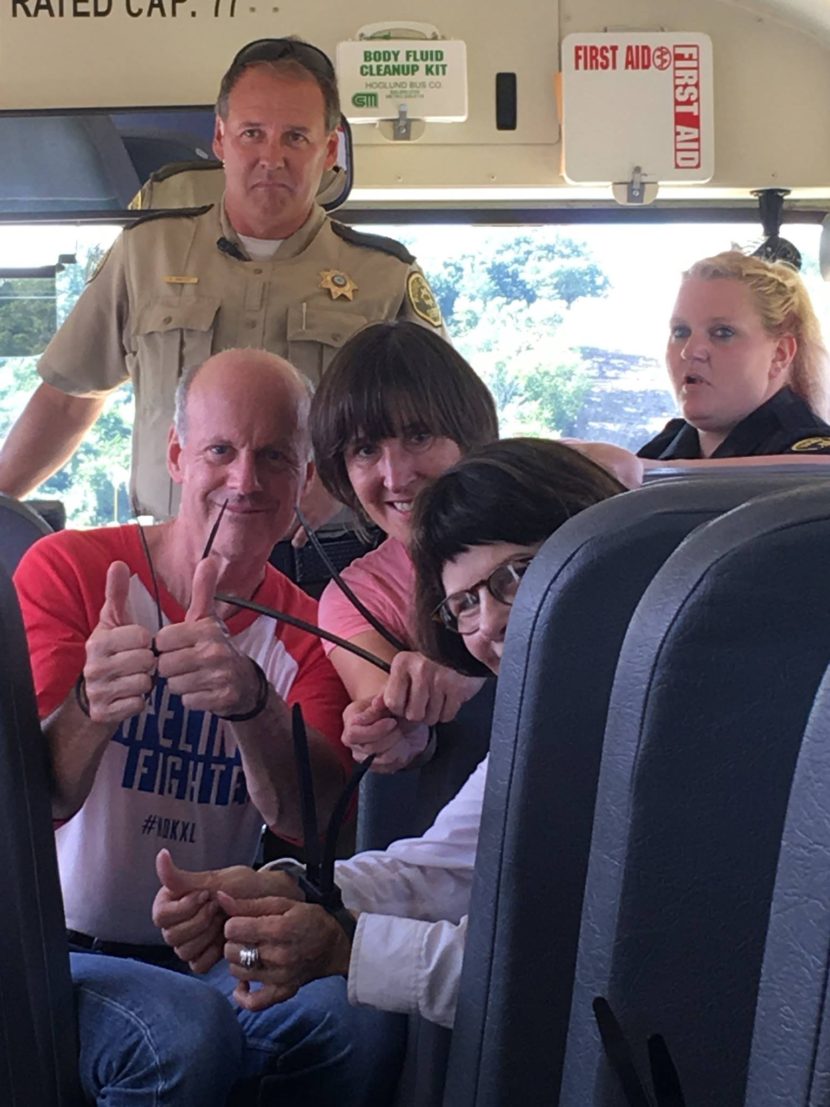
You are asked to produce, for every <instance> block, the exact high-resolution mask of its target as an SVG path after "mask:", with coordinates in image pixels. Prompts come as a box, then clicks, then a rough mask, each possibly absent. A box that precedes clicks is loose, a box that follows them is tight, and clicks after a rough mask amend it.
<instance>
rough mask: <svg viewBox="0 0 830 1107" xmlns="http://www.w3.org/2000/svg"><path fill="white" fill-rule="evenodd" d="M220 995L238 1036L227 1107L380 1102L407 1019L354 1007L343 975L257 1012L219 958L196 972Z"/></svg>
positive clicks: (397, 1061) (366, 1106)
mask: <svg viewBox="0 0 830 1107" xmlns="http://www.w3.org/2000/svg"><path fill="white" fill-rule="evenodd" d="M203 979H204V980H205V981H206V982H207V983H208V984H210V985H211V986H212V987H213V988H215V989H216V990H217V991H219V992H221V993H222V994H223V995H225V996H227V997H228V999H229V1000H230V1003H231V1004H232V1005H233V1008H234V1010H235V1011H236V1018H237V1021H238V1023H239V1025H240V1026H241V1028H242V1031H243V1033H244V1035H245V1043H246V1049H245V1054H244V1057H243V1061H242V1072H241V1077H242V1080H241V1083H240V1085H239V1087H238V1088H237V1089H236V1093H235V1095H234V1097H233V1098H232V1099H231V1104H232V1105H233V1107H253V1105H254V1104H257V1105H259V1107H309V1104H314V1107H385V1105H386V1104H388V1103H390V1102H391V1099H392V1095H393V1093H394V1090H395V1085H396V1084H397V1081H398V1076H399V1074H400V1071H401V1065H402V1063H403V1055H404V1047H405V1045H406V1019H405V1017H404V1016H403V1015H392V1014H389V1013H388V1012H385V1011H376V1010H375V1009H374V1008H373V1007H354V1006H352V1004H350V1003H349V1000H348V997H347V994H346V981H345V980H344V979H343V978H342V977H340V976H326V977H323V978H322V979H321V980H313V981H312V982H311V983H310V984H306V985H305V987H303V988H301V989H300V990H299V992H298V993H297V994H296V996H294V997H293V998H292V999H288V1000H286V1001H285V1002H284V1003H277V1004H274V1006H273V1007H268V1008H266V1010H264V1011H245V1010H244V1009H242V1008H240V1007H237V1006H236V1004H235V1003H234V1001H233V999H231V993H232V992H233V990H234V988H235V987H236V983H237V982H236V979H235V978H234V977H233V976H231V974H230V972H229V971H228V967H227V964H226V963H225V962H224V961H220V962H219V964H218V965H214V967H213V968H212V969H211V970H210V972H208V973H206V974H205V976H204V978H203Z"/></svg>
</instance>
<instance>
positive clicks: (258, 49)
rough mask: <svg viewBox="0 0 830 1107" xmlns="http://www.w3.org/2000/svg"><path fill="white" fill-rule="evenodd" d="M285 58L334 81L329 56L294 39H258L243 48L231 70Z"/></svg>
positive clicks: (232, 63)
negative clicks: (291, 59)
mask: <svg viewBox="0 0 830 1107" xmlns="http://www.w3.org/2000/svg"><path fill="white" fill-rule="evenodd" d="M283 58H293V59H294V60H295V61H297V62H298V63H299V64H300V65H301V66H302V67H303V69H308V70H309V71H310V72H311V73H317V74H322V75H323V76H324V77H328V78H329V79H330V80H332V81H333V80H334V79H335V77H334V66H333V65H332V64H331V59H330V58H329V56H328V55H327V54H324V53H323V51H322V50H320V49H319V47H317V46H312V45H311V43H310V42H299V41H297V40H296V39H293V38H257V39H254V41H253V42H249V43H248V44H247V46H243V47H242V49H241V50H240V51H239V52H238V53H237V55H236V57H235V58H234V59H233V61H232V62H231V64H230V69H236V68H237V67H242V66H246V65H253V64H254V63H255V62H263V61H281V60H282V59H283Z"/></svg>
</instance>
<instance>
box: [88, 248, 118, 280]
mask: <svg viewBox="0 0 830 1107" xmlns="http://www.w3.org/2000/svg"><path fill="white" fill-rule="evenodd" d="M111 253H112V246H110V247H109V249H107V250H105V251H104V253H103V254H102V255H101V256H100V258H99V259H98V261H97V262H96V263H95V268H94V269H93V270H92V272H91V273H90V274H89V276H88V277H87V279H86V282H85V283H86V284H92V282H93V281H94V280H95V278H96V277H97V276H98V274H99V273H100V272H101V270H102V269H103V268H104V265H105V264H106V261H107V258H108V257H109V256H110V254H111Z"/></svg>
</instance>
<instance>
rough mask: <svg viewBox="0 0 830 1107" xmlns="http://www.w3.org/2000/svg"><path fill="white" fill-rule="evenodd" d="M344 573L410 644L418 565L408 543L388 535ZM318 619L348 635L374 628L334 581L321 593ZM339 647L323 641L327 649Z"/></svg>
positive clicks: (376, 612) (327, 627)
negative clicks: (408, 547) (410, 552)
mask: <svg viewBox="0 0 830 1107" xmlns="http://www.w3.org/2000/svg"><path fill="white" fill-rule="evenodd" d="M341 575H342V577H343V579H344V580H345V581H346V583H347V584H348V585H349V586H350V588H351V589H352V590H353V591H354V593H355V595H357V596H358V598H359V599H361V600H362V601H363V603H364V604H365V605H366V606H367V607H368V609H369V610H370V611H371V612H372V614H373V615H375V616H376V617H377V618H378V619H379V620H380V621H381V622H382V623H383V625H384V626H385V627H386V628H387V629H388V630H391V631H392V633H393V634H394V635H396V637H398V638H400V640H401V641H402V642H405V643H406V644H407V645H408V646H411V645H412V643H413V638H412V631H411V629H410V628H411V626H412V601H413V598H414V596H415V567H414V565H413V564H412V559H411V558H410V556H409V553H408V552H407V549H406V547H405V546H404V545H403V544H402V543H401V542H399V541H398V540H397V538H387V539H386V541H385V542H383V543H382V545H380V546H378V548H377V549H376V550H372V551H371V552H370V553H367V554H364V556H363V557H359V558H358V559H357V561H353V562H352V563H351V565H349V566H348V567H347V568H346V569H344V570H343V572H342V574H341ZM318 622H319V625H320V626H321V627H322V628H323V629H324V630H330V631H331V632H332V634H339V635H340V637H341V638H346V639H351V638H355V637H356V636H357V635H358V634H364V633H365V632H366V631H367V630H372V629H373V628H372V627H371V626H370V625H369V623H367V622H366V620H365V619H364V617H363V616H362V615H361V614H360V612H359V611H357V610H356V608H355V607H353V606H352V604H351V602H350V601H349V600H348V599H347V598H346V597H345V596H344V595H343V593H342V592H341V591H340V589H339V588H338V587H337V585H336V584H335V583H334V581H332V582H331V583H330V584H329V585H328V587H327V588H326V590H325V592H324V593H323V595H322V596H321V597H320V609H319V612H318ZM336 648H337V647H336V646H334V645H333V644H332V643H331V642H325V641H324V642H323V649H324V650H325V651H326V653H331V651H332V650H333V649H336Z"/></svg>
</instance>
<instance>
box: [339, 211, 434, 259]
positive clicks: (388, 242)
mask: <svg viewBox="0 0 830 1107" xmlns="http://www.w3.org/2000/svg"><path fill="white" fill-rule="evenodd" d="M330 223H331V229H332V230H333V231H334V233H335V234H336V235H337V237H338V238H342V239H343V241H344V242H349V243H351V245H352V246H365V247H366V248H367V249H369V250H380V251H381V252H382V253H384V254H391V255H392V257H396V258H397V259H398V261H403V262H405V263H406V264H407V265H412V263H413V262H414V261H415V258H414V256H413V255H412V254H410V252H409V250H407V248H406V246H404V244H403V243H402V242H396V241H395V239H394V238H386V237H385V235H382V234H365V233H364V232H363V231H356V230H355V229H354V227H349V226H347V225H346V224H345V223H338V222H336V220H334V219H331V220H330Z"/></svg>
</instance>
